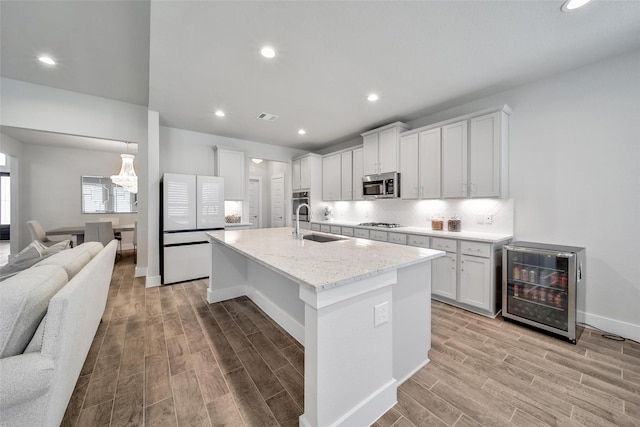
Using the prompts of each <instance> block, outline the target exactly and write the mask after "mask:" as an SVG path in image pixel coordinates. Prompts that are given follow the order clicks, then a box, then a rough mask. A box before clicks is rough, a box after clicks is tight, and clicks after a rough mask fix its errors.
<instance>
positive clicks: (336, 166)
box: [322, 153, 342, 202]
mask: <svg viewBox="0 0 640 427" xmlns="http://www.w3.org/2000/svg"><path fill="white" fill-rule="evenodd" d="M341 176H342V172H341V158H340V153H338V154H331V155H328V156H324V157H323V158H322V200H324V201H326V202H332V201H336V200H341V195H340V192H341V183H340V178H341Z"/></svg>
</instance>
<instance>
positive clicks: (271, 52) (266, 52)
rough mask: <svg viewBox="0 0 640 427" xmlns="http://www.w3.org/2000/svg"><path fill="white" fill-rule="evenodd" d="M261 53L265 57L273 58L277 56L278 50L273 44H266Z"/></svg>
mask: <svg viewBox="0 0 640 427" xmlns="http://www.w3.org/2000/svg"><path fill="white" fill-rule="evenodd" d="M260 54H261V55H262V56H264V57H265V58H273V57H274V56H276V51H275V49H274V48H272V47H271V46H265V47H263V48H262V49H261V50H260Z"/></svg>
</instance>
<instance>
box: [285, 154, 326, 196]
mask: <svg viewBox="0 0 640 427" xmlns="http://www.w3.org/2000/svg"><path fill="white" fill-rule="evenodd" d="M321 161H322V156H319V155H317V154H305V155H304V156H302V157H297V158H294V159H293V160H292V161H291V163H292V167H291V169H292V176H291V187H292V189H293V190H294V191H297V190H310V189H311V187H315V186H316V185H318V184H319V182H317V183H316V182H315V181H316V177H317V176H319V175H320V168H321V167H322V165H321ZM315 189H316V188H314V190H315ZM317 190H319V188H318V189H317Z"/></svg>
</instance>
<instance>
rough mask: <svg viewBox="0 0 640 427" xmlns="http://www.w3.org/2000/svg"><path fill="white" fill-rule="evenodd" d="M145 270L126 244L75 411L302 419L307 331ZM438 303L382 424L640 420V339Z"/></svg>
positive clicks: (217, 422)
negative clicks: (415, 365) (566, 331)
mask: <svg viewBox="0 0 640 427" xmlns="http://www.w3.org/2000/svg"><path fill="white" fill-rule="evenodd" d="M133 271H134V264H133V261H132V257H131V255H130V254H127V253H126V252H125V257H124V259H122V260H119V261H118V262H117V263H116V266H115V270H114V274H113V279H112V281H111V289H110V292H109V300H108V303H107V309H106V311H105V313H104V316H103V322H102V324H101V325H100V328H99V329H98V332H97V334H96V337H95V339H94V342H93V345H92V347H91V350H90V352H89V355H88V357H87V360H86V363H85V365H84V368H83V369H82V373H81V376H80V378H79V380H78V382H77V385H76V388H75V391H74V394H73V396H72V398H71V401H70V403H69V406H68V408H67V412H66V414H65V418H64V420H63V425H65V426H67V425H69V426H70V425H75V426H91V427H95V426H125V425H129V426H142V425H145V426H222V425H226V426H277V425H281V426H296V425H298V416H299V415H300V414H302V412H303V373H304V366H303V363H304V349H303V347H302V346H301V345H299V344H298V343H297V342H296V341H295V340H294V339H293V338H292V337H291V336H289V335H288V334H287V333H286V332H284V331H283V330H282V329H281V328H280V327H279V326H278V325H276V324H275V323H274V322H273V321H271V320H270V319H269V318H268V317H266V315H265V314H263V313H262V312H261V311H260V309H258V308H257V307H256V306H255V305H254V304H253V303H252V302H251V301H250V300H249V299H247V298H239V299H235V300H232V301H226V302H222V303H216V304H208V303H207V302H206V286H207V284H206V280H198V281H193V282H188V283H183V284H177V285H171V286H164V287H156V288H149V289H145V287H144V282H143V280H142V279H139V278H138V279H134V277H133ZM432 309H433V315H432V322H433V327H432V350H431V351H430V353H429V357H430V359H431V362H430V363H429V364H428V365H427V366H426V367H424V368H423V369H421V370H420V371H419V372H418V373H416V374H415V375H414V376H413V377H412V378H410V379H409V380H408V381H406V382H405V383H404V384H402V385H401V386H400V389H399V391H398V403H397V404H396V405H395V406H394V407H393V408H392V409H390V410H389V411H388V412H387V413H386V414H385V415H384V416H382V417H381V418H380V419H379V420H378V421H377V422H376V424H375V425H376V426H378V427H382V426H397V427H401V426H440V425H442V426H444V425H450V426H454V425H455V426H472V425H486V426H500V425H519V426H546V425H552V426H553V425H563V426H572V425H573V426H576V425H587V426H607V425H616V426H639V425H640V345H638V344H637V343H633V342H630V341H626V342H617V341H612V340H608V339H605V338H603V337H602V336H601V334H600V333H599V332H596V331H593V330H585V332H584V333H583V334H582V336H581V338H580V339H579V341H578V344H577V345H572V344H569V343H566V342H564V341H562V340H560V339H557V338H554V337H550V336H547V335H544V334H541V333H539V332H536V331H533V330H531V329H527V328H523V327H521V326H519V325H516V324H513V323H509V322H505V321H503V320H502V319H501V318H498V319H487V318H484V317H482V316H477V315H475V314H472V313H469V312H466V311H464V310H460V309H456V308H454V307H451V306H448V305H446V304H442V303H439V302H435V301H434V302H433V303H432ZM355 427H357V426H355Z"/></svg>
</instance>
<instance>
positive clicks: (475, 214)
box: [319, 199, 513, 234]
mask: <svg viewBox="0 0 640 427" xmlns="http://www.w3.org/2000/svg"><path fill="white" fill-rule="evenodd" d="M325 206H331V207H332V210H333V219H334V220H336V221H340V220H342V221H353V222H391V223H398V224H401V225H404V226H410V227H426V228H429V229H430V228H431V218H432V217H434V216H438V217H441V218H443V219H444V224H445V225H444V226H445V230H446V227H447V220H448V219H449V218H451V217H453V216H454V215H455V216H456V217H457V218H459V219H461V221H462V230H463V231H477V232H484V233H499V234H513V199H459V200H458V199H448V200H397V199H381V200H362V201H354V202H323V203H322V206H321V207H322V209H324V207H325ZM488 215H489V216H491V224H488V223H486V217H487V216H488ZM319 219H322V218H319Z"/></svg>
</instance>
